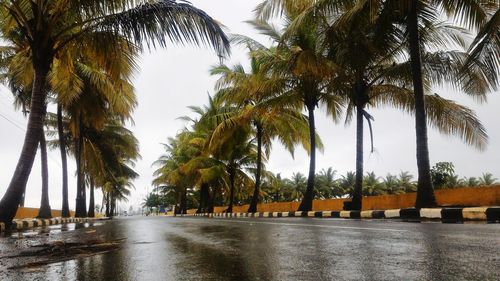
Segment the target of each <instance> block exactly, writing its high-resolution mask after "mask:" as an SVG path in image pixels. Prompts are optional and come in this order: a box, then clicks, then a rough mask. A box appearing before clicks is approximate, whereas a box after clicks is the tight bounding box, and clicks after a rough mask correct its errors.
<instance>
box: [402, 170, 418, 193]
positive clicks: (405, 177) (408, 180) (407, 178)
mask: <svg viewBox="0 0 500 281" xmlns="http://www.w3.org/2000/svg"><path fill="white" fill-rule="evenodd" d="M398 182H399V185H400V186H401V188H402V189H403V190H404V192H415V191H417V184H416V183H415V182H414V181H413V175H412V174H410V172H408V171H401V173H399V175H398Z"/></svg>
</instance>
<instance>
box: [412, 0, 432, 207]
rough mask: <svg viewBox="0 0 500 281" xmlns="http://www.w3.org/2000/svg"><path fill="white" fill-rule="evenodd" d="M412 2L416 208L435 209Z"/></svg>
mask: <svg viewBox="0 0 500 281" xmlns="http://www.w3.org/2000/svg"><path fill="white" fill-rule="evenodd" d="M418 2H419V1H411V4H410V5H411V6H410V10H409V14H408V17H407V25H408V34H409V40H410V41H409V45H410V60H411V69H412V76H413V91H414V93H415V130H416V140H417V167H418V184H417V200H416V202H415V207H416V208H423V207H435V206H436V205H437V204H436V198H435V196H434V188H433V186H432V179H431V168H430V161H429V146H428V143H427V119H426V113H425V102H424V87H423V82H422V63H421V59H420V54H421V52H420V39H419V31H418V17H417V3H418Z"/></svg>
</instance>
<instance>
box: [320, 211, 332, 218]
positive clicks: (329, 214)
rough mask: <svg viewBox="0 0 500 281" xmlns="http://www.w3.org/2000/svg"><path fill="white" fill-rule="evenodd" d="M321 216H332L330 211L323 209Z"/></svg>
mask: <svg viewBox="0 0 500 281" xmlns="http://www.w3.org/2000/svg"><path fill="white" fill-rule="evenodd" d="M321 216H322V217H324V218H328V217H331V216H332V212H330V211H323V212H322V213H321Z"/></svg>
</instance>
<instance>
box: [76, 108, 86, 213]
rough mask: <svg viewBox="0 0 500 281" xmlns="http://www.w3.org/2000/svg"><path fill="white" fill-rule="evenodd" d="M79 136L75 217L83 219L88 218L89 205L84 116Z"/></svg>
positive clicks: (77, 140) (80, 117)
mask: <svg viewBox="0 0 500 281" xmlns="http://www.w3.org/2000/svg"><path fill="white" fill-rule="evenodd" d="M78 124H79V126H78V127H79V128H78V134H77V138H76V143H75V148H76V149H75V152H76V175H77V176H76V210H75V216H76V217H77V218H83V217H86V216H87V210H86V209H87V208H86V207H87V206H86V205H87V203H86V201H87V200H86V198H85V182H84V179H83V171H82V153H83V134H82V131H83V130H82V129H83V122H82V114H80V116H79V119H78Z"/></svg>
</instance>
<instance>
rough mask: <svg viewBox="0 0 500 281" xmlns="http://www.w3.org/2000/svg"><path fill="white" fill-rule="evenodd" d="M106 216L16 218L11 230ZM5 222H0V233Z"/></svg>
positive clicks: (84, 220) (4, 227) (84, 221)
mask: <svg viewBox="0 0 500 281" xmlns="http://www.w3.org/2000/svg"><path fill="white" fill-rule="evenodd" d="M105 219H106V218H51V219H31V218H30V219H16V220H13V221H12V225H11V227H10V228H11V230H12V231H22V230H27V229H30V228H35V227H39V226H50V225H58V224H66V223H86V222H90V221H98V220H105ZM6 230H7V228H6V226H5V223H3V222H0V233H1V232H4V231H6Z"/></svg>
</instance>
